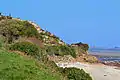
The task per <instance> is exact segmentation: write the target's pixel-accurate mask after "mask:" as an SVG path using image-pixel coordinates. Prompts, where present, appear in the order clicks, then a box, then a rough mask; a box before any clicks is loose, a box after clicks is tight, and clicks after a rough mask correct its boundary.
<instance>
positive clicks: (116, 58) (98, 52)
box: [89, 48, 120, 63]
mask: <svg viewBox="0 0 120 80" xmlns="http://www.w3.org/2000/svg"><path fill="white" fill-rule="evenodd" d="M89 54H91V55H94V56H96V57H97V58H98V59H99V60H100V61H101V62H105V61H109V62H119V63H120V48H119V49H118V48H117V49H116V48H112V49H101V48H91V49H89Z"/></svg>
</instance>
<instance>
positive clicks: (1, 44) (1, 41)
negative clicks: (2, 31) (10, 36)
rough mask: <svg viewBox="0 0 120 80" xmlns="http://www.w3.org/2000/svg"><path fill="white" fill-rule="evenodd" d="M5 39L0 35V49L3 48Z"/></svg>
mask: <svg viewBox="0 0 120 80" xmlns="http://www.w3.org/2000/svg"><path fill="white" fill-rule="evenodd" d="M4 43H5V38H4V37H3V36H1V35H0V48H1V47H3V46H4Z"/></svg>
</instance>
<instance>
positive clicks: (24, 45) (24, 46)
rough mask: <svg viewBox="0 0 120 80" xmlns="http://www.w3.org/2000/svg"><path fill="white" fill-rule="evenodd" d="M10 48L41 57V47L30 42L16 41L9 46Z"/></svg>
mask: <svg viewBox="0 0 120 80" xmlns="http://www.w3.org/2000/svg"><path fill="white" fill-rule="evenodd" d="M9 49H10V50H17V51H21V52H24V53H25V54H27V55H31V56H35V57H38V56H39V57H41V53H42V52H41V51H42V50H41V49H40V48H39V47H38V46H37V45H35V44H33V43H30V42H17V43H15V44H13V45H11V46H10V48H9Z"/></svg>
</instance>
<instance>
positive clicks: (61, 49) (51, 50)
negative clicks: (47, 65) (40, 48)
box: [46, 45, 76, 57]
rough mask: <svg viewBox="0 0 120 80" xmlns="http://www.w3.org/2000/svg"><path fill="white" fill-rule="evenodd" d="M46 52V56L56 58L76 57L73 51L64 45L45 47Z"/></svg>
mask: <svg viewBox="0 0 120 80" xmlns="http://www.w3.org/2000/svg"><path fill="white" fill-rule="evenodd" d="M46 52H47V54H48V55H57V56H64V55H71V56H73V57H76V53H75V50H74V49H73V48H72V47H70V46H66V45H60V46H46Z"/></svg>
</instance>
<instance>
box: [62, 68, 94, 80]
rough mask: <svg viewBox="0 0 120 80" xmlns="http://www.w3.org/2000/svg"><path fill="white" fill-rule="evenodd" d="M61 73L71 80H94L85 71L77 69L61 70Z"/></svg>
mask: <svg viewBox="0 0 120 80" xmlns="http://www.w3.org/2000/svg"><path fill="white" fill-rule="evenodd" d="M60 70H61V73H62V74H64V75H65V76H67V78H68V79H69V80H92V78H91V77H90V75H89V74H88V73H86V72H85V71H84V70H83V69H77V68H74V67H73V68H64V69H63V68H61V69H60Z"/></svg>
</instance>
